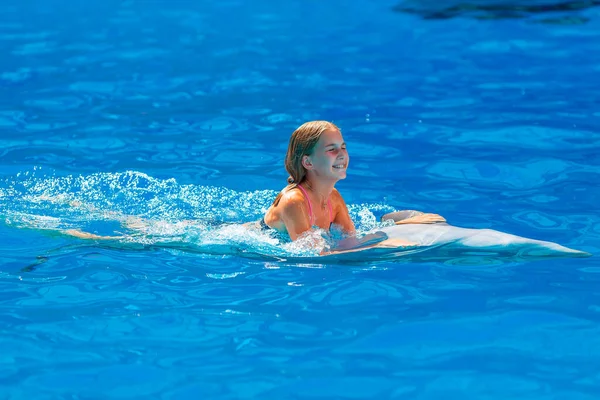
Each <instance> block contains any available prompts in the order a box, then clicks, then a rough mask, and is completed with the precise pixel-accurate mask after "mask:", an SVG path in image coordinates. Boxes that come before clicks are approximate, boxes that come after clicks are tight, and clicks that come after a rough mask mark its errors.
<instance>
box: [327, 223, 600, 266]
mask: <svg viewBox="0 0 600 400" xmlns="http://www.w3.org/2000/svg"><path fill="white" fill-rule="evenodd" d="M590 255H591V254H589V253H586V252H583V251H579V250H574V249H570V248H568V247H564V246H561V245H559V244H557V243H552V242H546V241H541V240H535V239H529V238H525V237H521V236H516V235H511V234H508V233H504V232H499V231H496V230H493V229H469V228H461V227H457V226H452V225H448V224H446V223H441V224H440V223H438V224H404V225H392V226H385V227H381V228H377V229H375V230H373V231H371V232H369V233H368V234H367V235H366V236H365V237H364V238H363V239H362V240H358V241H356V240H343V241H340V242H339V243H338V244H337V246H336V247H335V248H334V249H332V251H331V253H329V254H327V255H326V256H325V257H330V258H336V259H339V260H340V261H342V260H347V261H351V260H356V261H358V260H362V261H368V260H373V261H375V260H390V259H398V260H401V259H402V260H405V261H444V260H455V261H460V260H462V262H466V263H477V261H476V259H479V260H480V261H483V262H484V263H485V262H488V261H490V260H491V259H494V260H505V261H532V260H539V259H546V258H555V257H589V256H590ZM469 259H471V261H469Z"/></svg>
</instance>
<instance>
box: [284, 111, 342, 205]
mask: <svg viewBox="0 0 600 400" xmlns="http://www.w3.org/2000/svg"><path fill="white" fill-rule="evenodd" d="M328 129H335V130H337V131H339V130H340V128H338V127H337V126H336V125H335V124H333V123H331V122H328V121H309V122H305V123H304V124H302V125H300V126H299V127H298V128H297V129H296V130H295V131H294V132H293V133H292V136H291V137H290V143H289V145H288V150H287V154H286V155H285V169H286V171H287V172H288V174H290V176H289V178H288V179H287V182H288V185H287V186H286V187H285V188H283V190H282V191H281V192H280V193H279V194H278V195H277V197H276V198H275V200H274V201H273V205H274V206H276V205H277V204H278V203H279V200H280V199H281V196H283V194H284V193H285V192H287V191H288V190H290V189H293V188H295V187H296V186H298V184H300V183H302V182H303V181H304V179H305V178H306V169H305V168H304V166H303V165H302V157H304V156H307V155H310V154H312V152H313V150H314V148H315V146H316V145H317V142H318V141H319V139H320V138H321V135H322V134H323V132H325V131H326V130H328Z"/></svg>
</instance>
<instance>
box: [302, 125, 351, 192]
mask: <svg viewBox="0 0 600 400" xmlns="http://www.w3.org/2000/svg"><path fill="white" fill-rule="evenodd" d="M349 161H350V157H349V156H348V151H347V150H346V142H344V138H343V137H342V133H341V132H340V131H338V130H337V129H331V130H329V129H328V130H326V131H325V132H323V133H322V134H321V137H320V138H319V141H318V142H317V144H316V146H315V148H314V149H313V152H312V154H311V155H310V156H304V160H303V165H304V167H305V168H306V169H307V170H308V171H313V173H314V174H315V175H316V176H317V177H320V178H323V179H328V180H335V181H338V180H340V179H344V178H346V169H347V168H348V162H349Z"/></svg>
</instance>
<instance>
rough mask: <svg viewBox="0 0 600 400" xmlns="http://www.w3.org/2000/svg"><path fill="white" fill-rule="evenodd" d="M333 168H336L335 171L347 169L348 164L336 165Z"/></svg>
mask: <svg viewBox="0 0 600 400" xmlns="http://www.w3.org/2000/svg"><path fill="white" fill-rule="evenodd" d="M333 168H335V169H345V168H346V164H340V165H334V166H333Z"/></svg>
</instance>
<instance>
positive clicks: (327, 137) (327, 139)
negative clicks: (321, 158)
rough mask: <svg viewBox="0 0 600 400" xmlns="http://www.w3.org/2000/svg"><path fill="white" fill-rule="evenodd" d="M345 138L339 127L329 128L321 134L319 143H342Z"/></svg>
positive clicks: (325, 144)
mask: <svg viewBox="0 0 600 400" xmlns="http://www.w3.org/2000/svg"><path fill="white" fill-rule="evenodd" d="M343 141H344V138H343V137H342V133H341V132H340V131H338V130H337V129H327V130H326V131H325V132H323V133H322V134H321V137H320V138H319V144H322V145H324V146H327V145H328V144H332V143H333V144H336V143H342V142H343Z"/></svg>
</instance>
